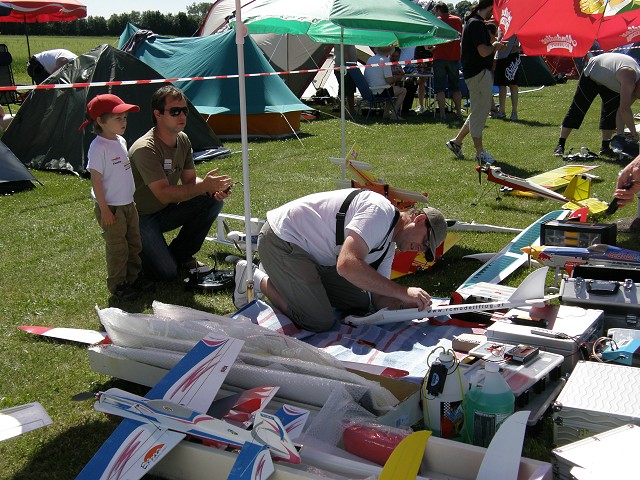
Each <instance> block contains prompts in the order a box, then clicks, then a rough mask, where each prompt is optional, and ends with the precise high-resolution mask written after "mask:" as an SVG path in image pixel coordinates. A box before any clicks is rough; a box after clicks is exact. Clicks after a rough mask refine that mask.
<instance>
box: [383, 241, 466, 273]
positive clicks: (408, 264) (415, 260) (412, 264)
mask: <svg viewBox="0 0 640 480" xmlns="http://www.w3.org/2000/svg"><path fill="white" fill-rule="evenodd" d="M461 238H462V237H461V236H460V234H459V233H455V232H447V236H446V238H445V240H444V242H443V243H442V244H441V245H439V246H438V248H437V249H436V259H435V260H434V261H433V262H428V261H427V259H426V258H425V256H424V253H423V252H409V251H406V252H400V251H396V253H395V255H394V257H393V263H392V264H391V280H395V279H396V278H400V277H403V276H405V275H409V274H411V273H416V272H424V271H426V270H429V269H430V268H431V267H433V266H434V265H435V263H436V262H437V261H438V259H439V258H440V257H441V256H442V255H444V254H445V253H446V252H448V251H449V249H451V247H453V246H454V245H455V244H456V243H458V242H459V241H460V239H461Z"/></svg>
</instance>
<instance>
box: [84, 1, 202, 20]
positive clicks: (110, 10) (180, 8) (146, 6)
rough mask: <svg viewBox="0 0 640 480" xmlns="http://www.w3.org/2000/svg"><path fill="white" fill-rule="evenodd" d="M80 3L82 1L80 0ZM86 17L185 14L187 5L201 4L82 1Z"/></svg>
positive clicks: (188, 2) (183, 2) (192, 2)
mask: <svg viewBox="0 0 640 480" xmlns="http://www.w3.org/2000/svg"><path fill="white" fill-rule="evenodd" d="M81 1H82V0H81ZM82 3H84V4H85V5H86V6H87V15H88V16H90V17H104V18H109V17H110V16H111V15H112V14H114V13H117V14H120V13H129V12H131V11H137V12H146V11H147V10H154V11H155V10H158V11H160V12H162V13H173V14H174V15H175V14H176V13H179V12H186V11H187V5H193V4H194V3H202V2H200V1H198V0H136V1H135V2H133V1H131V0H84V1H82Z"/></svg>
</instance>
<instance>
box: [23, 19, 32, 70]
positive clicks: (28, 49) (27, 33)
mask: <svg viewBox="0 0 640 480" xmlns="http://www.w3.org/2000/svg"><path fill="white" fill-rule="evenodd" d="M28 25H29V24H28V23H27V16H26V15H24V34H25V36H26V37H27V59H30V58H31V45H29V27H28Z"/></svg>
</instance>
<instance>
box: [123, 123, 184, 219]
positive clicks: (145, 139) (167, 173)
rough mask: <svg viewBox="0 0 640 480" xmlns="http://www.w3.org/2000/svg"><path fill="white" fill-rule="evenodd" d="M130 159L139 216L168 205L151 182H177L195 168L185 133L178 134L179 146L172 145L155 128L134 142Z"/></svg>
mask: <svg viewBox="0 0 640 480" xmlns="http://www.w3.org/2000/svg"><path fill="white" fill-rule="evenodd" d="M129 158H130V159H131V172H132V173H133V180H134V182H135V185H136V191H135V193H134V195H133V199H134V200H135V202H136V207H137V208H138V213H139V214H140V215H150V214H152V213H156V212H159V211H160V210H162V209H163V208H164V207H165V206H166V205H165V204H164V203H162V202H160V201H159V200H158V199H157V198H156V196H155V195H154V194H153V192H152V191H151V189H150V188H149V184H150V183H153V182H157V181H158V180H162V179H163V178H166V179H167V181H168V182H169V185H177V184H178V182H179V181H180V179H181V177H182V173H183V172H184V171H185V170H194V169H195V167H194V165H193V150H192V148H191V142H190V141H189V137H187V135H186V134H185V133H184V132H180V133H179V134H178V141H177V144H176V146H175V147H169V146H168V145H166V144H165V143H164V142H163V141H162V140H160V139H159V138H158V137H157V136H156V135H155V128H152V129H151V130H149V131H148V132H147V133H145V134H144V135H143V136H142V137H140V138H139V139H138V140H136V141H135V142H134V143H133V145H131V148H129Z"/></svg>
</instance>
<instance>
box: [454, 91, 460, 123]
mask: <svg viewBox="0 0 640 480" xmlns="http://www.w3.org/2000/svg"><path fill="white" fill-rule="evenodd" d="M452 97H453V105H454V106H455V109H456V115H458V117H461V116H462V92H460V91H459V90H458V91H457V92H453V95H452Z"/></svg>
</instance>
